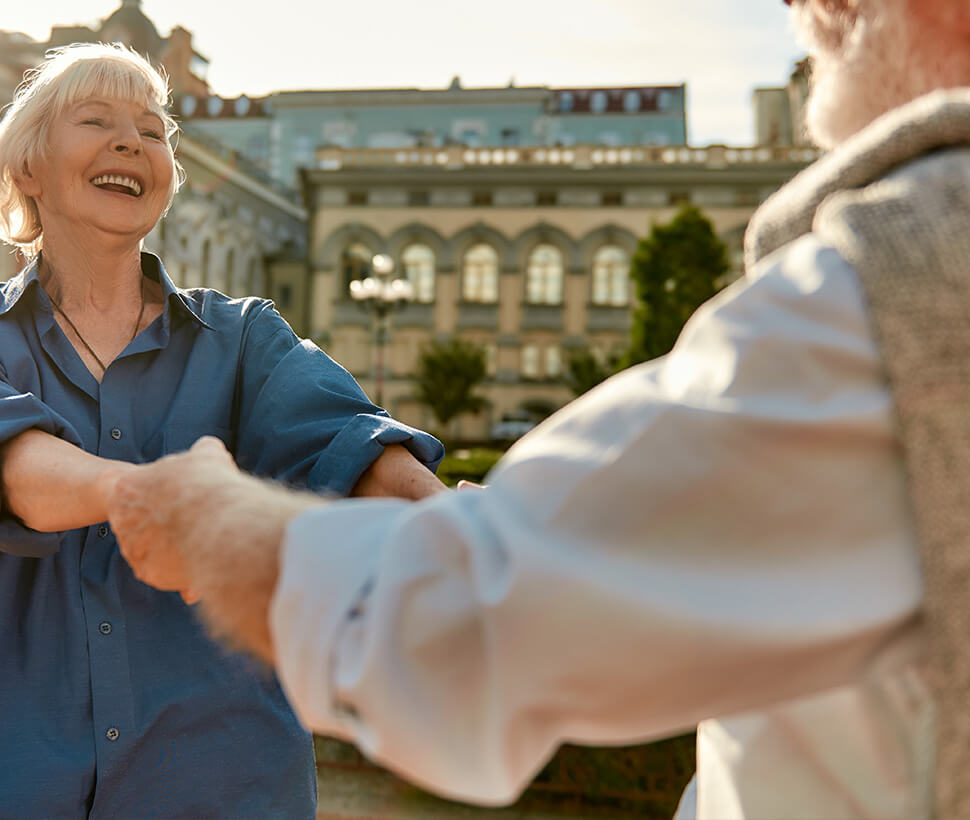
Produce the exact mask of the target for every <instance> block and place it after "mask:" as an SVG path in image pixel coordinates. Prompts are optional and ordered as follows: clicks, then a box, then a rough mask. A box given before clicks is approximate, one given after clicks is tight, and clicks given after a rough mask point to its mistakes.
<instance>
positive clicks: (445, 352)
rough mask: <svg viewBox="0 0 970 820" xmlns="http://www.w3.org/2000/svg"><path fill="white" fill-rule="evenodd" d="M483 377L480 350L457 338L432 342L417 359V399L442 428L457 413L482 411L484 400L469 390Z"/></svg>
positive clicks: (482, 360) (482, 358)
mask: <svg viewBox="0 0 970 820" xmlns="http://www.w3.org/2000/svg"><path fill="white" fill-rule="evenodd" d="M484 378H485V349H484V348H482V347H479V346H478V345H475V344H472V343H470V342H465V341H462V340H461V339H452V340H451V341H449V342H433V343H432V344H431V345H430V346H429V347H427V348H425V349H424V350H423V351H422V352H421V356H420V358H419V359H418V370H417V373H416V375H415V382H416V385H417V391H418V399H419V400H420V401H421V402H422V403H423V404H426V405H427V406H428V407H430V408H431V412H432V413H434V417H435V418H436V419H437V420H438V422H439V423H440V424H441V425H442V426H443V427H444V426H446V425H447V424H448V423H449V422H450V421H451V420H452V419H454V418H456V417H457V416H459V415H460V414H461V413H476V412H478V411H479V410H481V409H482V407H483V406H484V405H485V399H483V398H482V397H481V396H477V395H475V393H474V392H473V391H474V390H475V387H476V386H477V385H478V384H479V383H480V382H481V381H482V380H483V379H484Z"/></svg>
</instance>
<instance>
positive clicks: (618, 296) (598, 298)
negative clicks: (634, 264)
mask: <svg viewBox="0 0 970 820" xmlns="http://www.w3.org/2000/svg"><path fill="white" fill-rule="evenodd" d="M629 283H630V260H629V259H628V258H627V255H626V252H625V251H624V250H623V249H622V248H618V247H617V246H616V245H604V246H603V247H602V248H600V249H599V250H598V251H596V255H595V256H594V257H593V304H594V305H618V306H621V305H625V304H627V303H628V302H629V300H630V297H629V293H630V284H629Z"/></svg>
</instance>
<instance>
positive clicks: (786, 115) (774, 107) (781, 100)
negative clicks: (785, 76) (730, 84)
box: [753, 58, 811, 145]
mask: <svg viewBox="0 0 970 820" xmlns="http://www.w3.org/2000/svg"><path fill="white" fill-rule="evenodd" d="M810 74H811V63H810V61H809V60H808V58H806V59H804V60H801V61H800V62H799V63H798V64H797V65H796V66H795V70H794V71H793V72H792V75H791V77H790V78H789V80H788V84H787V85H786V86H784V87H782V88H756V89H755V91H754V95H753V104H754V121H755V134H756V142H757V144H758V145H809V144H810V143H809V140H808V135H807V134H806V132H805V105H806V103H807V101H808V83H809V76H810Z"/></svg>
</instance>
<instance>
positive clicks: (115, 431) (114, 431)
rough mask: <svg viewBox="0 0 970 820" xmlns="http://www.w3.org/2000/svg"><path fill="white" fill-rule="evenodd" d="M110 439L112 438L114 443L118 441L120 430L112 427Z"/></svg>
mask: <svg viewBox="0 0 970 820" xmlns="http://www.w3.org/2000/svg"><path fill="white" fill-rule="evenodd" d="M111 438H113V439H114V440H115V441H117V440H118V439H120V438H121V430H119V429H118V428H117V427H112V428H111Z"/></svg>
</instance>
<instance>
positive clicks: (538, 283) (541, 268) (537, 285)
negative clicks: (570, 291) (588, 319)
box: [525, 245, 562, 305]
mask: <svg viewBox="0 0 970 820" xmlns="http://www.w3.org/2000/svg"><path fill="white" fill-rule="evenodd" d="M525 298H526V301H527V302H530V303H532V304H534V305H558V304H561V303H562V253H560V251H559V249H558V248H556V247H554V246H553V245H537V246H536V247H535V248H534V249H533V251H532V253H531V254H529V262H528V265H527V266H526V271H525Z"/></svg>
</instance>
